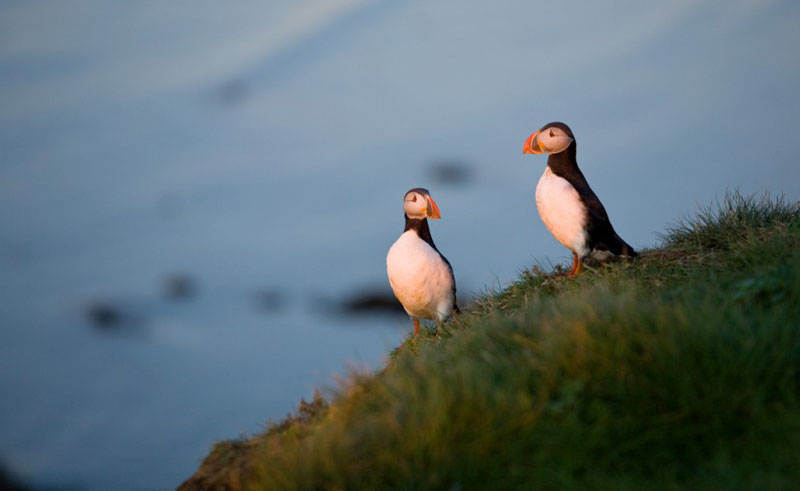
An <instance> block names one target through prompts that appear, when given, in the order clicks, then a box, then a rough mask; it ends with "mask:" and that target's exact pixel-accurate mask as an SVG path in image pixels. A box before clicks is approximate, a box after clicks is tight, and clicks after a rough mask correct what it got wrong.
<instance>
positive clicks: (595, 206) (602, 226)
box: [540, 122, 637, 257]
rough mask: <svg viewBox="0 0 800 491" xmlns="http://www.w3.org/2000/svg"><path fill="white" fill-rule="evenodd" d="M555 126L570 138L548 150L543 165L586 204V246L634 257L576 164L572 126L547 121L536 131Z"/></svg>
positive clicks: (634, 253)
mask: <svg viewBox="0 0 800 491" xmlns="http://www.w3.org/2000/svg"><path fill="white" fill-rule="evenodd" d="M551 127H557V128H560V129H561V130H563V131H564V132H565V133H566V134H567V135H569V136H570V138H572V143H571V144H570V145H569V147H567V149H566V150H564V151H563V152H559V153H555V154H550V155H549V156H548V158H547V166H548V167H549V168H550V170H551V171H552V172H553V174H555V175H557V176H558V177H561V178H564V179H566V180H567V181H568V182H569V183H570V184H572V187H574V188H575V189H576V190H577V191H578V196H579V197H580V198H581V201H583V203H584V204H585V205H586V210H587V213H588V215H589V216H588V217H587V220H586V228H587V234H588V236H589V244H588V246H589V249H592V250H594V249H597V250H600V251H610V252H612V253H613V254H616V255H618V256H619V255H623V256H630V257H636V256H637V253H636V251H634V250H633V247H631V246H630V245H629V244H628V243H627V242H625V241H624V240H622V238H620V236H619V235H617V232H616V231H614V227H613V226H612V225H611V220H609V218H608V213H606V209H605V207H604V206H603V203H601V202H600V199H599V198H598V197H597V195H596V194H594V191H592V188H591V187H590V186H589V183H588V182H587V181H586V178H585V177H584V176H583V172H581V170H580V169H579V168H578V160H577V149H578V145H577V143H576V142H575V135H573V134H572V130H570V129H569V126H567V125H565V124H564V123H559V122H555V123H550V124H547V125H545V126H543V127H542V129H541V130H540V131H545V130H546V129H547V128H551Z"/></svg>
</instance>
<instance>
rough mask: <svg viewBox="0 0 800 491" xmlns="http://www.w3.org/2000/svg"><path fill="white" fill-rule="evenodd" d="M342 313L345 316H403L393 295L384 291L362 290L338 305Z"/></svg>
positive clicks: (399, 305)
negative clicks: (374, 314)
mask: <svg viewBox="0 0 800 491" xmlns="http://www.w3.org/2000/svg"><path fill="white" fill-rule="evenodd" d="M340 308H341V310H342V312H344V313H346V314H351V315H354V314H369V313H386V314H404V313H405V310H404V309H403V306H402V305H401V304H400V302H399V301H398V300H397V298H396V297H395V296H394V294H393V293H392V292H391V291H389V290H385V289H374V290H362V291H361V292H359V293H355V294H353V295H351V296H349V297H348V298H345V299H344V300H342V301H341V303H340Z"/></svg>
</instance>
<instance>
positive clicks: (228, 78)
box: [0, 0, 800, 490]
mask: <svg viewBox="0 0 800 491" xmlns="http://www.w3.org/2000/svg"><path fill="white" fill-rule="evenodd" d="M798 46H800V4H798V3H797V2H790V1H777V0H776V1H767V0H764V1H757V0H719V1H695V0H691V1H689V0H685V1H670V2H660V3H653V2H639V1H634V0H629V1H626V0H618V1H613V2H599V3H591V2H569V1H567V2H530V1H521V0H520V1H513V0H509V1H502V2H483V1H470V2H464V1H441V2H429V1H424V0H417V1H408V2H398V1H389V0H386V1H367V0H303V1H298V0H293V1H288V0H281V1H272V2H264V3H257V2H243V3H231V2H208V1H206V2H162V1H157V0H151V1H143V2H119V1H99V0H83V1H77V2H69V3H66V2H60V1H54V0H53V1H32V2H29V1H21V0H5V1H2V2H0V339H2V342H0V472H2V473H6V474H7V475H11V476H14V478H18V479H20V480H21V481H22V482H24V483H26V484H27V485H29V486H32V487H33V488H47V489H80V490H84V489H85V490H108V489H115V490H127V489H169V488H172V487H174V486H175V485H177V484H178V483H179V482H180V481H181V480H182V479H184V478H186V477H187V476H189V475H190V474H191V473H192V471H193V470H194V469H195V468H196V466H197V465H198V464H199V462H200V459H201V458H202V457H203V456H204V455H205V454H206V452H207V451H208V449H209V448H210V446H211V445H212V444H213V442H214V441H217V440H220V439H226V438H234V437H237V436H240V435H243V434H247V433H252V432H256V431H258V430H260V429H262V428H263V425H264V424H265V423H266V422H267V421H268V420H269V419H278V418H281V417H282V416H284V415H285V414H286V413H287V412H288V411H290V410H292V409H293V408H294V407H295V406H296V403H297V402H298V401H299V399H300V398H301V397H308V396H310V395H311V393H312V392H313V389H314V388H315V387H319V386H325V385H329V386H330V385H332V384H333V374H334V373H337V372H342V371H344V370H346V369H347V367H348V366H355V367H361V368H376V367H379V366H380V365H381V363H382V359H383V357H384V356H386V354H387V352H388V350H390V349H391V348H392V347H394V346H396V345H397V344H399V343H400V342H401V341H402V339H403V337H404V336H405V335H406V334H407V333H408V332H409V329H410V323H409V321H408V320H407V318H405V317H403V316H402V315H384V314H381V313H379V312H374V311H372V310H369V309H367V313H361V314H359V315H356V313H358V312H360V311H361V310H362V309H361V307H369V306H371V305H374V304H380V302H381V295H383V294H384V293H385V292H387V291H388V282H387V280H386V278H385V263H384V261H385V254H386V251H387V250H388V248H389V246H390V245H391V243H392V242H393V241H394V240H395V239H396V237H397V236H398V235H399V234H400V233H401V232H402V226H403V218H402V210H401V203H402V197H403V194H404V193H405V191H406V190H407V189H409V188H412V187H416V186H424V187H427V188H428V189H430V191H431V193H432V195H433V196H434V198H435V199H436V201H437V202H438V204H439V206H440V208H441V211H442V216H443V219H442V220H441V221H437V222H434V223H433V224H432V231H433V235H434V238H435V240H436V242H437V245H438V246H439V248H440V249H441V250H442V251H443V253H444V254H445V255H446V256H447V257H448V258H449V259H450V261H451V263H452V264H453V267H454V269H455V273H456V278H457V282H458V286H459V290H460V292H461V293H463V297H464V299H468V298H469V297H470V296H474V295H476V294H480V293H481V292H484V291H486V290H487V289H496V288H500V287H502V286H503V285H505V284H507V283H508V282H510V281H512V280H514V279H515V277H516V276H517V274H518V272H519V271H521V270H522V269H523V268H525V267H527V266H530V265H532V264H535V263H536V262H540V263H542V264H543V265H544V266H547V267H549V266H550V265H551V264H557V263H562V262H568V261H569V260H570V257H568V251H566V250H565V249H564V248H563V247H561V246H560V245H559V244H558V243H557V242H556V241H555V240H554V239H553V238H552V237H551V236H550V235H549V233H548V232H547V231H546V230H545V228H544V226H543V224H542V223H541V221H540V219H539V217H538V215H537V212H536V208H535V204H534V188H535V185H536V182H537V180H538V178H539V176H540V174H541V173H542V172H543V170H544V168H545V162H546V159H545V157H542V156H538V157H536V156H523V155H522V144H523V141H524V140H525V138H526V137H527V136H528V135H529V134H530V133H531V132H532V131H533V130H535V129H536V128H538V127H540V126H541V125H543V124H545V123H547V122H550V121H553V120H561V121H564V122H567V123H568V124H570V125H571V127H572V129H573V131H574V132H575V134H576V136H577V139H578V160H579V163H580V164H581V167H582V169H583V171H584V173H585V174H586V176H587V178H588V180H589V181H590V183H591V184H592V186H593V187H594V189H595V191H596V192H597V194H598V195H599V196H600V198H601V199H602V200H603V202H604V203H605V205H606V208H607V210H608V212H609V214H610V216H611V217H612V221H613V223H614V225H615V227H616V229H617V231H618V232H619V233H620V235H622V236H623V237H624V238H625V239H626V240H627V241H629V242H631V243H632V244H633V245H634V246H638V247H647V246H649V245H652V244H655V243H656V242H657V240H658V235H657V234H658V233H659V232H660V231H663V230H664V227H665V225H666V224H668V223H669V222H672V221H674V220H676V219H677V218H679V217H681V216H684V215H687V214H690V213H692V212H693V211H694V210H695V209H696V206H697V203H700V204H707V203H709V202H711V201H713V200H714V199H715V197H717V196H720V195H721V194H723V193H724V192H725V190H726V189H730V188H739V189H740V190H741V191H742V192H744V193H751V192H761V191H764V190H769V191H771V192H772V193H773V194H778V193H781V192H784V193H786V194H787V196H788V197H789V198H790V199H798V198H800V186H798V184H800V179H799V178H800V170H799V169H800V165H798V164H800V162H798V159H797V156H796V152H797V142H798V141H799V139H798V136H797V132H798V129H800V115H799V114H800V113H799V111H800V92H798V90H797V88H798V87H800V56H798Z"/></svg>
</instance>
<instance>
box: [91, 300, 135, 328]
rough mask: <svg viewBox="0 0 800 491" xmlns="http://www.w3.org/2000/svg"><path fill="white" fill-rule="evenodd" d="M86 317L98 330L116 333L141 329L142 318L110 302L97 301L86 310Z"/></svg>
mask: <svg viewBox="0 0 800 491" xmlns="http://www.w3.org/2000/svg"><path fill="white" fill-rule="evenodd" d="M86 317H87V318H88V320H89V322H90V323H91V324H92V326H93V327H95V328H96V329H98V330H101V331H114V330H124V329H130V328H136V327H140V326H141V325H142V319H141V317H139V316H137V315H135V314H133V313H131V312H130V311H127V310H125V309H123V308H122V307H120V306H119V305H117V304H115V303H112V302H109V301H96V302H93V303H91V304H90V305H89V306H88V307H87V308H86Z"/></svg>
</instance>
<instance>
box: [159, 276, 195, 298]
mask: <svg viewBox="0 0 800 491" xmlns="http://www.w3.org/2000/svg"><path fill="white" fill-rule="evenodd" d="M196 293H197V285H196V284H195V282H194V280H192V278H191V277H189V276H188V275H185V274H175V275H171V276H167V277H166V278H165V279H164V296H165V297H167V298H169V299H173V300H180V299H186V298H191V297H193V296H194V295H195V294H196Z"/></svg>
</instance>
